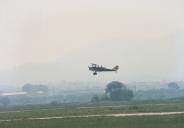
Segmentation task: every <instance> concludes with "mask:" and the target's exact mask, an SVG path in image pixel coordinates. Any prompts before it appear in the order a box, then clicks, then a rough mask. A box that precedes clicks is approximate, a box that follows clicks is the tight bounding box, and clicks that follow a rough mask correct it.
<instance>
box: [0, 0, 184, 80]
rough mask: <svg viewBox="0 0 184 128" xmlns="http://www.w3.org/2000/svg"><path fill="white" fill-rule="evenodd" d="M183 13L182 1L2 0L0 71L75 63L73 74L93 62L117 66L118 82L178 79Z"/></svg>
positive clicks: (182, 68)
mask: <svg viewBox="0 0 184 128" xmlns="http://www.w3.org/2000/svg"><path fill="white" fill-rule="evenodd" d="M183 14H184V1H183V0H8V1H7V0H0V43H1V46H0V61H1V63H0V71H5V72H6V70H11V69H13V68H15V67H17V66H21V65H25V64H36V63H55V62H57V61H59V62H61V61H62V60H66V61H67V60H73V61H67V62H66V63H65V66H66V65H67V66H68V67H67V66H66V68H69V67H71V66H73V67H74V68H75V66H76V65H81V66H80V67H81V69H80V68H79V69H78V70H77V71H76V72H80V70H81V71H83V69H82V67H84V66H85V70H87V69H86V66H87V64H89V63H91V62H94V63H99V64H104V65H107V66H114V65H116V64H119V65H120V68H121V70H120V71H119V73H118V76H116V77H117V78H118V79H129V80H131V79H133V77H131V76H134V77H135V76H139V77H142V76H150V79H151V78H152V77H155V76H156V77H158V78H160V80H168V79H177V80H182V79H183V76H184V59H183V55H184V15H183ZM66 58H67V59H66ZM75 60H77V61H75ZM76 62H77V63H76ZM60 66H62V65H60ZM56 67H57V68H60V67H59V65H57V66H56ZM56 67H53V68H56ZM76 67H78V66H76ZM61 74H62V73H61ZM61 74H59V73H58V74H57V73H56V77H58V76H57V75H61ZM74 74H75V73H74ZM63 75H67V74H65V73H63ZM76 75H77V74H76ZM79 75H82V74H80V73H79ZM43 77H44V74H43ZM73 78H76V80H82V78H83V77H82V76H81V77H80V78H78V77H77V76H76V77H75V76H74V75H73ZM107 78H108V77H107ZM113 78H114V77H113ZM148 78H149V77H148ZM30 79H31V78H30ZM63 79H65V78H63ZM66 79H67V78H66ZM85 79H90V78H88V77H87V78H86V77H85ZM43 80H44V79H43ZM140 80H141V78H140ZM142 80H143V79H142Z"/></svg>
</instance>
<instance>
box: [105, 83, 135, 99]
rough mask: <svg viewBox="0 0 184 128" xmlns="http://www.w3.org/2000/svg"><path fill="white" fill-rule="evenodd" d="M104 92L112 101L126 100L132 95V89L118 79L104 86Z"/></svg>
mask: <svg viewBox="0 0 184 128" xmlns="http://www.w3.org/2000/svg"><path fill="white" fill-rule="evenodd" d="M105 93H106V95H108V96H109V98H110V99H111V100H113V101H120V100H124V101H128V100H131V99H132V98H133V97H134V95H133V91H132V90H129V89H128V88H127V87H126V86H125V85H124V84H123V83H121V82H119V81H113V82H110V83H109V84H108V85H107V86H106V89H105Z"/></svg>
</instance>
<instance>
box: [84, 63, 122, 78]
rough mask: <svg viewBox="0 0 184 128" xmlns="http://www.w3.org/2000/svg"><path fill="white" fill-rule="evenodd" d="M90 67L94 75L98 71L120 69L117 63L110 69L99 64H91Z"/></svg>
mask: <svg viewBox="0 0 184 128" xmlns="http://www.w3.org/2000/svg"><path fill="white" fill-rule="evenodd" d="M88 68H89V70H90V71H93V75H97V72H105V71H106V72H108V71H118V69H119V66H118V65H117V66H115V67H114V68H112V69H109V68H106V67H103V66H99V65H97V64H91V66H88Z"/></svg>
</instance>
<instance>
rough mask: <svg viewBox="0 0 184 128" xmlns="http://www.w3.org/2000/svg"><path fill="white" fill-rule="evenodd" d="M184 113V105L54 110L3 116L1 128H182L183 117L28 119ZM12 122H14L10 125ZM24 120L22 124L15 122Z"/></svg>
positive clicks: (0, 123) (182, 115)
mask: <svg viewBox="0 0 184 128" xmlns="http://www.w3.org/2000/svg"><path fill="white" fill-rule="evenodd" d="M174 111H184V104H183V103H171V104H140V105H137V104H134V105H119V106H98V107H94V106H93V107H90V106H89V107H66V108H65V107H64V108H60V107H58V106H57V107H56V108H54V107H52V108H48V109H43V108H39V109H30V110H24V109H23V110H21V111H13V112H1V113H0V120H9V121H1V122H0V128H83V127H85V128H183V127H184V114H180V115H165V116H133V117H103V116H100V117H88V118H84V117H78V118H64V119H43V120H28V118H38V117H55V116H56V117H57V116H74V115H95V114H113V113H135V112H174ZM10 119H12V121H10ZM14 119H21V120H14Z"/></svg>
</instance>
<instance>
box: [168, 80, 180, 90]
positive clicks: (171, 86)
mask: <svg viewBox="0 0 184 128" xmlns="http://www.w3.org/2000/svg"><path fill="white" fill-rule="evenodd" d="M168 88H169V89H180V87H179V86H178V84H177V83H176V82H170V83H168Z"/></svg>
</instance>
